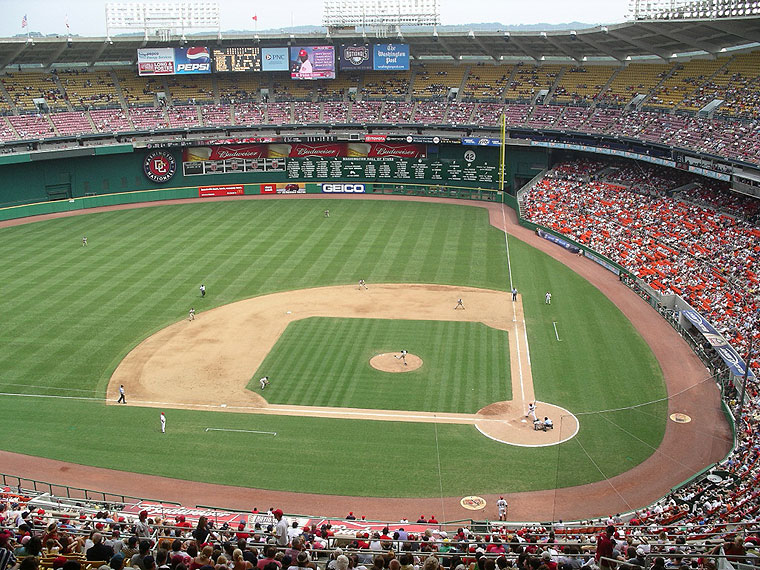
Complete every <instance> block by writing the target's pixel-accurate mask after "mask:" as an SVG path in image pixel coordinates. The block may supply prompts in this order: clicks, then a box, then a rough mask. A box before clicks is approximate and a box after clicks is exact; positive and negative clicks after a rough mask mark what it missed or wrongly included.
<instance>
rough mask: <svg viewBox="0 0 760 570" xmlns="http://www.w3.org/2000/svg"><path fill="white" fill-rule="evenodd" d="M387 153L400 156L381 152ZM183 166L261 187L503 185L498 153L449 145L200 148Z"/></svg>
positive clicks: (190, 152)
mask: <svg viewBox="0 0 760 570" xmlns="http://www.w3.org/2000/svg"><path fill="white" fill-rule="evenodd" d="M344 147H345V148H344ZM387 149H390V150H391V151H394V152H395V153H396V155H394V156H388V155H385V154H384V153H383V152H380V151H383V150H387ZM302 150H306V151H307V152H306V153H303V152H300V151H302ZM182 167H183V168H182V170H183V174H184V175H185V176H198V175H200V176H204V175H206V176H208V175H219V174H249V175H250V174H255V175H257V177H256V180H257V181H260V182H270V181H282V180H287V181H303V182H333V181H338V180H339V181H344V182H402V183H403V182H407V183H417V184H435V185H440V184H449V185H453V186H461V187H469V188H490V189H493V188H496V186H497V185H498V182H499V153H498V149H495V148H489V147H466V146H464V145H447V144H441V145H418V144H403V143H397V144H395V145H382V144H378V145H372V144H368V143H354V142H351V143H347V144H346V145H343V144H341V143H316V144H284V143H277V144H258V145H228V146H211V147H198V148H187V149H185V151H184V155H183V165H182Z"/></svg>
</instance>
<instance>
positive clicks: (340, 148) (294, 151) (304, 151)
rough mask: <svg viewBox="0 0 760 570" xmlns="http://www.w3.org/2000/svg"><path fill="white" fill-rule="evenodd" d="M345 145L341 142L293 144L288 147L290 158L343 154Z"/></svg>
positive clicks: (344, 153)
mask: <svg viewBox="0 0 760 570" xmlns="http://www.w3.org/2000/svg"><path fill="white" fill-rule="evenodd" d="M345 155H346V146H345V145H343V144H333V143H325V144H305V143H301V144H294V145H293V147H292V148H291V149H290V156H291V158H303V157H306V156H330V157H333V156H345Z"/></svg>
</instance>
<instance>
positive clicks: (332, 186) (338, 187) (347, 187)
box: [319, 182, 367, 194]
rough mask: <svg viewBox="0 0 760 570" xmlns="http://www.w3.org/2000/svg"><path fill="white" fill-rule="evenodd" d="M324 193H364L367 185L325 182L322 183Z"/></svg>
mask: <svg viewBox="0 0 760 570" xmlns="http://www.w3.org/2000/svg"><path fill="white" fill-rule="evenodd" d="M319 186H320V188H321V189H322V193H323V194H364V193H365V192H366V191H367V187H366V186H365V185H364V184H361V183H359V184H344V183H333V182H330V183H325V184H320V185H319Z"/></svg>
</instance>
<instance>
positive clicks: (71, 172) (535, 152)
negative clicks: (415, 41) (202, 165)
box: [0, 144, 549, 219]
mask: <svg viewBox="0 0 760 570" xmlns="http://www.w3.org/2000/svg"><path fill="white" fill-rule="evenodd" d="M436 146H437V147H438V148H436V149H435V154H431V155H429V156H428V157H426V158H420V159H413V160H408V161H407V164H408V167H409V168H408V171H406V170H405V171H404V172H401V173H398V175H399V176H402V175H405V174H408V176H405V177H399V178H387V177H382V176H381V173H380V172H378V173H377V175H376V176H375V177H368V176H367V175H366V173H365V172H362V173H360V174H358V175H357V176H355V177H348V176H342V177H338V176H335V177H332V176H331V174H332V172H331V171H328V172H327V174H326V175H325V174H324V173H322V174H323V175H322V176H317V174H319V173H317V174H315V175H314V176H313V177H312V179H308V178H305V177H299V178H293V177H291V176H290V173H289V172H288V171H286V170H285V171H279V172H226V173H217V174H213V175H201V176H198V175H185V173H184V172H183V167H182V166H183V162H182V160H183V149H181V148H168V149H161V152H162V153H167V154H168V155H169V156H171V157H173V159H174V161H175V166H176V170H175V172H174V174H173V176H171V177H170V179H168V180H166V181H165V182H154V181H153V180H150V179H149V178H148V177H147V176H146V174H145V172H144V168H145V163H146V157H148V155H149V154H151V152H155V150H150V149H133V148H132V146H131V145H119V146H111V147H91V148H82V149H74V150H67V151H49V152H40V153H27V154H15V155H7V156H1V157H0V207H7V206H19V205H25V204H33V203H40V202H53V201H59V200H63V201H66V200H68V199H71V198H75V199H76V198H83V197H92V196H103V195H112V194H122V193H130V192H142V191H146V190H169V189H171V190H172V191H173V192H174V194H172V195H167V196H164V197H162V198H148V197H147V196H146V195H144V196H142V197H139V198H137V197H135V199H130V198H126V197H124V198H122V199H121V202H120V203H125V202H127V203H128V202H140V201H146V200H151V199H168V198H188V197H197V188H198V187H199V186H211V185H243V186H245V189H244V192H243V193H245V194H257V193H260V192H259V190H258V185H260V184H277V183H291V182H292V183H301V185H302V186H304V187H305V186H306V185H307V184H317V183H319V182H320V181H338V180H342V181H350V182H361V183H365V184H382V185H383V187H388V186H389V185H394V184H399V185H402V186H409V187H411V188H414V187H415V185H417V186H423V187H437V186H441V185H443V184H445V185H446V187H447V188H452V189H454V190H458V189H463V190H466V189H476V190H479V191H481V192H482V191H493V190H495V189H496V188H497V186H498V183H496V182H492V181H491V180H494V167H493V165H494V164H498V149H496V148H477V147H476V152H477V155H478V161H479V164H480V165H481V167H482V168H485V166H482V165H489V166H488V169H490V170H489V172H488V174H487V175H486V174H483V175H482V176H479V177H477V178H476V179H474V180H473V179H465V178H467V177H464V176H463V177H462V180H461V181H459V182H454V181H447V180H440V179H439V180H435V179H434V178H433V173H432V172H433V169H434V167H435V165H436V163H440V162H444V163H449V164H451V163H454V162H455V161H456V160H460V162H461V156H460V155H462V154H463V153H464V152H466V151H467V150H468V148H467V147H464V146H463V145H443V144H442V145H436ZM548 156H549V152H548V151H547V150H545V149H531V148H525V149H522V148H520V149H509V150H508V152H507V167H506V171H507V175H508V180H507V182H508V184H510V185H512V184H513V183H514V180H515V177H518V178H525V177H530V178H532V177H533V176H534V175H535V173H536V172H538V171H540V170H541V169H542V168H546V164H547V162H548ZM481 157H482V158H481ZM436 161H437V162H436ZM447 161H448V162H447ZM481 161H482V162H481ZM423 163H424V164H423ZM415 168H418V169H419V170H420V171H423V170H424V172H423V174H422V175H420V176H419V178H420V179H419V180H418V179H416V178H417V176H416V175H417V173H415V172H413V170H414V169H415ZM302 170H303V169H301V170H299V172H301V171H302ZM378 170H379V169H378ZM496 171H498V168H497V169H496ZM291 172H292V171H291ZM393 173H397V171H396V170H395V169H393ZM496 175H497V176H498V172H496ZM470 178H471V177H470ZM497 179H498V178H496V180H497ZM511 187H513V186H511ZM193 188H194V189H195V190H194V192H195V195H194V196H193V195H192V194H193V190H190V189H193ZM312 191H314V190H312ZM91 203H92V204H93V206H97V205H106V204H105V203H100V204H98V203H96V202H91ZM90 207H92V206H90ZM49 208H51V209H47V210H44V211H41V212H38V213H50V212H51V211H61V210H60V207H59V206H55V207H54V206H50V207H49ZM63 209H64V210H65V209H66V208H63ZM27 215H28V214H27ZM12 217H18V216H12ZM5 219H7V217H6V218H5Z"/></svg>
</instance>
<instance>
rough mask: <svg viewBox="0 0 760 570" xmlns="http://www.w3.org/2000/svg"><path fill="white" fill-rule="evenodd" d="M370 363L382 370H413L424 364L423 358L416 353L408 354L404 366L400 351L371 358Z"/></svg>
mask: <svg viewBox="0 0 760 570" xmlns="http://www.w3.org/2000/svg"><path fill="white" fill-rule="evenodd" d="M369 365H370V366H371V367H372V368H375V369H377V370H380V371H382V372H411V371H412V370H417V369H418V368H419V367H420V366H422V359H421V358H420V357H419V356H417V355H415V354H407V355H406V366H404V361H403V360H401V353H400V352H386V353H383V354H378V355H377V356H373V357H372V358H370V360H369Z"/></svg>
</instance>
